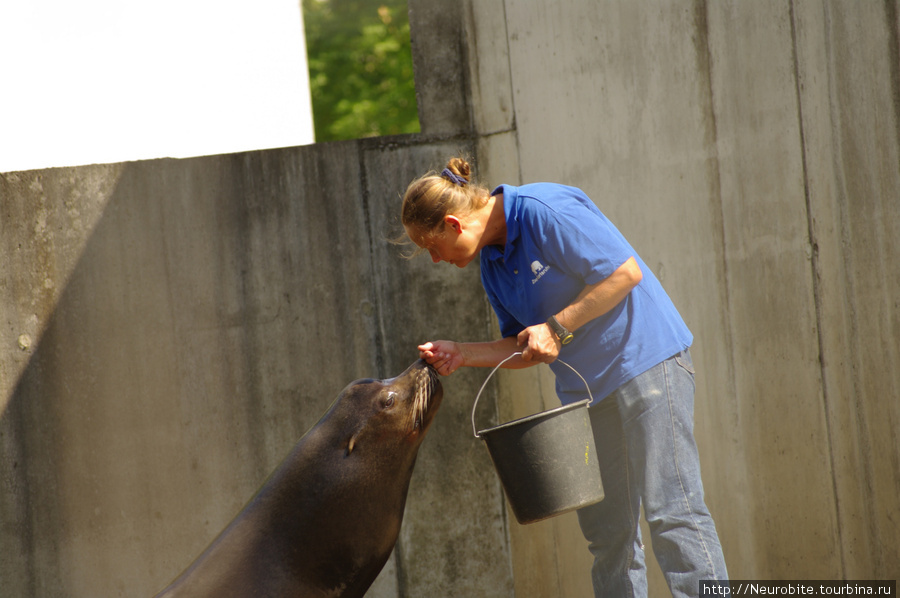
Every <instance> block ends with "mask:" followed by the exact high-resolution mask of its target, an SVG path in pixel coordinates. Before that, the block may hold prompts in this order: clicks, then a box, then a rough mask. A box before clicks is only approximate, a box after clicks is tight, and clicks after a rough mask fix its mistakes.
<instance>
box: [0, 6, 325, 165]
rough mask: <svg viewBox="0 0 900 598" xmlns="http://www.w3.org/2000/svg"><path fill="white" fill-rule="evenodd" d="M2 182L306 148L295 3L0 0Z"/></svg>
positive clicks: (303, 68)
mask: <svg viewBox="0 0 900 598" xmlns="http://www.w3.org/2000/svg"><path fill="white" fill-rule="evenodd" d="M0 69H2V70H0V81H2V83H0V172H9V171H13V170H29V169H36V168H46V167H52V166H73V165H79V164H91V163H106V162H123V161H130V160H140V159H148V158H159V157H179V158H181V157H189V156H198V155H209V154H223V153H231V152H238V151H245V150H254V149H266V148H274V147H286V146H294V145H304V144H308V143H312V142H313V124H312V109H311V105H310V97H309V75H308V70H307V65H306V41H305V39H304V35H303V18H302V14H301V10H300V0H155V1H154V2H151V3H148V2H136V1H135V0H81V1H78V2H73V1H72V0H0Z"/></svg>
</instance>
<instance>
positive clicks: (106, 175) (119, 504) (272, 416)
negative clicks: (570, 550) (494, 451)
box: [0, 138, 512, 596]
mask: <svg viewBox="0 0 900 598" xmlns="http://www.w3.org/2000/svg"><path fill="white" fill-rule="evenodd" d="M410 141H411V139H409V138H406V139H396V140H375V141H369V142H354V143H343V144H331V145H321V146H311V147H306V148H295V149H285V150H277V151H265V152H255V153H247V154H237V155H230V156H216V157H209V158H197V159H191V160H183V161H176V160H160V161H149V162H139V163H132V164H118V165H107V166H89V167H83V168H74V169H54V170H44V171H32V172H21V173H8V174H5V175H2V178H0V197H2V204H0V206H2V207H0V242H2V254H3V255H4V258H5V259H4V261H3V269H2V275H0V293H2V300H0V308H2V313H0V322H2V338H3V339H4V340H3V344H2V347H3V349H2V351H3V352H2V360H0V364H2V370H0V372H2V378H0V379H2V384H3V387H2V395H0V396H2V399H3V400H2V417H0V438H2V443H0V453H2V458H0V471H2V475H0V484H2V492H0V513H2V530H3V531H2V533H0V555H2V556H0V587H3V592H2V593H3V595H4V596H7V595H8V596H140V595H151V594H152V593H154V592H155V591H157V590H159V589H160V588H161V587H163V586H164V585H165V584H166V583H167V582H168V581H169V580H171V579H172V578H173V577H174V576H175V575H177V574H178V573H179V572H180V571H181V570H182V569H183V568H184V567H185V566H186V565H188V564H189V563H190V562H191V560H193V558H194V557H195V556H196V555H197V554H199V552H200V551H201V550H202V549H203V548H204V547H205V546H206V545H207V544H208V543H209V541H210V540H211V539H212V538H213V537H215V535H216V534H217V533H218V532H219V531H220V530H221V529H222V528H223V527H224V525H225V524H227V522H228V521H230V519H231V518H232V517H233V516H234V515H235V514H236V513H237V511H238V510H239V509H240V508H241V507H242V506H243V504H244V503H245V501H247V500H248V499H249V498H250V497H251V496H252V494H253V493H254V492H255V490H256V489H257V488H258V487H259V485H260V484H261V483H262V481H263V480H264V479H265V478H266V477H267V476H268V474H269V473H270V472H271V470H272V469H273V468H274V467H275V466H276V465H277V464H278V462H279V461H280V460H281V459H282V458H283V457H284V455H285V454H286V453H287V452H288V450H289V448H290V447H291V446H292V445H293V443H294V442H296V440H297V439H298V438H299V437H300V436H301V435H302V434H303V433H304V432H305V431H306V429H307V428H308V427H309V426H311V425H312V424H314V423H315V422H316V421H317V420H318V418H319V417H320V416H321V415H322V414H323V413H324V411H325V409H326V408H327V407H328V405H329V404H330V403H331V401H332V400H333V399H334V398H335V397H336V396H337V393H338V392H339V391H340V390H341V389H342V388H343V387H344V386H345V385H346V384H347V383H348V382H350V381H351V380H354V379H357V378H362V377H369V376H376V377H388V376H390V375H394V374H396V373H399V372H400V371H402V369H404V368H405V367H406V366H407V365H408V364H409V363H411V362H412V361H413V360H414V359H416V358H417V356H418V355H417V351H416V349H415V346H416V344H417V343H419V342H421V341H423V340H424V339H426V338H428V337H429V335H431V334H441V335H446V336H484V335H485V334H486V333H487V327H488V322H489V320H488V308H487V306H486V304H485V302H484V298H483V297H482V293H481V292H480V290H479V285H478V282H477V272H476V271H471V272H468V271H467V272H462V271H456V270H439V269H435V268H429V267H427V266H428V265H429V264H427V263H426V262H423V261H409V260H405V259H403V258H401V257H400V251H401V250H400V248H398V247H397V246H395V245H392V244H391V243H390V242H389V239H390V238H392V237H394V236H395V235H396V234H397V232H398V230H397V228H396V226H397V214H398V203H399V199H398V191H399V190H400V189H401V188H402V187H403V186H404V185H405V184H406V182H407V181H408V180H409V179H410V178H412V177H413V176H415V175H416V174H417V173H419V172H420V171H422V170H424V169H427V168H428V167H430V166H431V164H432V163H433V162H434V161H435V160H439V159H442V158H443V156H444V155H445V154H447V153H448V152H452V151H455V150H456V149H457V148H458V147H460V146H461V147H463V148H465V147H466V146H467V144H468V142H467V141H466V140H464V139H463V140H452V141H447V142H441V141H437V142H433V143H429V142H425V141H423V140H422V139H419V140H418V142H417V144H415V145H409V142H410ZM458 306H469V310H468V311H469V313H470V314H472V316H473V317H471V318H456V319H450V318H447V317H444V316H443V315H442V314H444V313H448V312H450V311H451V310H455V309H457V308H458ZM477 384H480V380H479V378H478V376H477V375H476V373H475V372H472V373H467V374H466V375H463V376H459V377H456V376H454V377H453V379H449V380H447V381H446V392H447V400H445V402H444V404H443V406H442V409H441V412H440V414H439V417H438V418H437V420H436V422H435V425H434V427H433V428H432V430H431V431H430V433H429V438H428V439H427V441H426V443H425V444H424V445H423V448H422V450H421V452H420V459H419V464H418V466H417V469H416V471H415V476H414V478H413V482H412V488H411V492H410V500H409V504H408V510H407V518H406V521H405V524H404V527H403V530H402V537H401V540H400V542H399V543H398V550H397V551H396V553H395V558H394V559H392V560H391V562H390V563H389V565H388V567H387V568H386V569H385V571H384V574H383V575H382V577H381V578H380V579H379V581H378V582H377V586H376V588H375V590H374V591H373V592H372V593H371V595H373V596H398V595H405V596H426V595H446V593H447V592H451V593H456V594H458V595H478V594H479V593H480V592H481V591H487V592H488V593H489V595H497V596H500V595H509V588H510V586H511V583H512V582H511V571H510V565H509V558H508V556H507V553H506V545H507V541H506V535H505V532H504V526H505V521H504V517H503V503H502V496H501V494H500V489H499V487H498V484H497V481H496V479H495V476H494V474H493V470H492V468H491V466H490V463H489V460H488V459H487V455H486V454H485V451H484V449H483V448H482V447H481V446H480V443H479V442H478V441H476V440H475V439H474V438H472V437H471V436H469V435H468V434H466V433H465V430H466V427H465V423H466V422H467V421H468V418H469V409H470V407H471V403H470V402H469V401H468V400H466V397H473V396H474V392H475V390H477ZM486 410H487V411H486V413H484V414H483V417H486V418H488V419H490V418H491V408H490V406H488V407H487V408H486Z"/></svg>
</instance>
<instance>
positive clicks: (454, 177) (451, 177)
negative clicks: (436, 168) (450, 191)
mask: <svg viewBox="0 0 900 598" xmlns="http://www.w3.org/2000/svg"><path fill="white" fill-rule="evenodd" d="M441 176H442V177H444V178H445V179H447V180H448V181H450V182H451V183H453V184H455V185H459V186H460V187H465V185H466V183H467V182H468V181H467V180H466V179H464V178H462V177H461V176H459V175H458V174H453V172H451V170H450V169H449V168H445V169H444V170H442V171H441Z"/></svg>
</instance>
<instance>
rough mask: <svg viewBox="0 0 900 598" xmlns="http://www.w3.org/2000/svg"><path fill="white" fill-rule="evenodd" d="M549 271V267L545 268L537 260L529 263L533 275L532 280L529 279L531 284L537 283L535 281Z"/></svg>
mask: <svg viewBox="0 0 900 598" xmlns="http://www.w3.org/2000/svg"><path fill="white" fill-rule="evenodd" d="M549 270H550V266H545V265H543V264H541V263H540V262H539V261H537V260H534V261H533V262H531V273H532V274H534V278H532V279H531V284H535V283H537V281H539V280H540V279H541V276H543V275H544V274H546V273H547V272H548V271H549Z"/></svg>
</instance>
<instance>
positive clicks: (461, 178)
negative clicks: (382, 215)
mask: <svg viewBox="0 0 900 598" xmlns="http://www.w3.org/2000/svg"><path fill="white" fill-rule="evenodd" d="M471 177H472V169H471V167H470V166H469V163H468V162H467V161H466V160H465V159H464V158H459V157H457V158H450V160H449V161H448V162H447V167H446V168H444V170H443V171H441V172H440V173H436V172H434V171H432V172H429V173H428V174H426V175H424V176H421V177H419V178H417V179H416V180H414V181H413V182H412V183H410V184H409V187H407V188H406V193H404V194H403V208H402V211H401V214H400V221H401V222H402V223H403V226H404V228H405V229H406V230H407V231H408V232H409V231H413V232H414V233H415V236H416V237H418V238H419V239H418V240H423V241H424V240H425V239H427V238H428V237H429V236H431V235H433V234H437V233H440V232H441V231H442V230H443V227H444V217H445V216H446V215H447V214H457V215H463V216H464V215H467V214H470V213H472V212H474V211H475V210H478V209H480V208H482V207H484V206H485V205H486V204H487V201H488V199H489V198H490V192H489V191H488V189H487V188H486V187H482V186H480V185H478V184H476V183H474V182H472V178H471ZM412 240H413V242H416V241H417V239H412ZM416 244H417V245H418V244H419V243H416Z"/></svg>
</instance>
